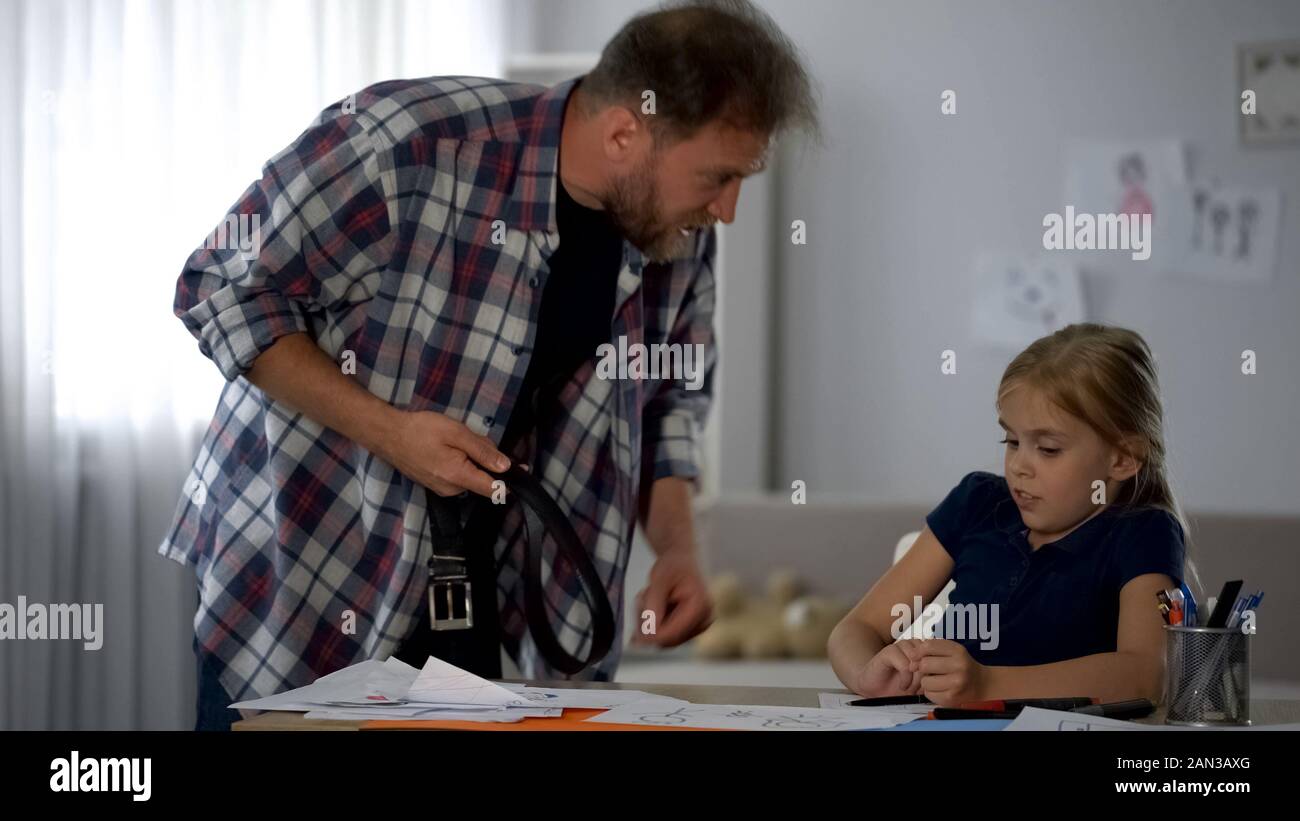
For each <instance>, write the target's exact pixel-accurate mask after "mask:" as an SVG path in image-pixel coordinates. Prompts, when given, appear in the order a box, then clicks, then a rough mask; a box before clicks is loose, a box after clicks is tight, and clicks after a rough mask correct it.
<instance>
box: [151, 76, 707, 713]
mask: <svg viewBox="0 0 1300 821" xmlns="http://www.w3.org/2000/svg"><path fill="white" fill-rule="evenodd" d="M579 79H580V78H574V79H572V80H568V81H566V82H563V83H560V84H559V85H556V86H554V87H553V88H550V89H546V88H543V87H539V86H535V85H525V84H518V83H507V82H504V81H500V80H492V79H485V78H478V77H432V78H425V79H420V80H399V81H393V82H385V83H380V84H378V85H375V86H371V87H370V88H367V89H365V90H363V91H361V92H359V93H357V94H356V95H354V96H353V97H350V98H349V99H348V100H345V101H341V102H340V103H338V104H335V105H334V106H331V107H330V108H328V109H326V110H325V111H324V112H323V113H322V114H321V115H320V117H318V118H317V119H316V120H315V121H314V122H313V123H312V124H311V125H310V126H309V127H308V128H307V130H306V131H304V132H303V133H302V135H300V136H299V137H298V139H297V140H296V141H294V143H293V144H292V145H290V146H289V147H288V148H286V149H285V150H283V151H281V152H280V153H279V154H277V155H276V156H275V157H274V158H272V159H271V161H270V162H269V163H268V164H267V165H266V166H265V168H264V173H263V175H262V178H261V179H260V180H259V181H258V182H256V183H254V184H253V185H252V186H250V187H249V189H248V190H247V191H246V192H245V193H244V195H243V196H242V197H241V198H240V200H239V201H238V202H237V203H236V204H235V206H234V207H233V209H232V214H238V215H248V218H247V219H245V223H246V224H248V225H253V226H256V225H258V224H259V222H258V220H260V238H259V241H258V242H252V243H248V246H249V247H248V248H245V249H244V250H240V248H238V247H235V246H236V245H237V243H235V242H232V241H228V240H227V241H218V242H214V241H213V239H212V237H210V238H209V241H208V242H206V243H205V247H201V248H199V249H198V250H196V251H195V252H194V253H193V254H192V255H191V256H190V258H189V260H188V261H187V262H186V265H185V268H184V270H183V271H182V272H181V275H180V279H179V281H178V283H177V288H176V300H175V311H176V314H177V315H178V316H179V317H180V318H181V320H182V321H183V322H184V323H185V326H186V327H187V328H188V329H189V330H190V332H191V333H192V334H193V335H194V336H195V338H196V339H197V340H198V342H199V349H200V350H201V351H202V353H203V354H204V355H205V356H207V357H208V358H210V359H211V360H212V361H213V362H215V363H216V365H217V367H218V368H219V369H220V370H221V372H222V374H223V375H224V376H225V377H226V379H227V380H228V382H227V384H226V386H225V387H224V389H223V390H222V393H221V397H220V400H219V402H218V404H217V409H216V412H215V414H214V416H213V419H212V423H211V425H210V427H209V428H208V430H207V434H206V436H205V437H204V440H203V444H202V447H201V448H200V450H199V454H198V457H197V459H196V460H195V462H194V467H193V469H192V471H191V473H190V475H189V477H188V481H187V483H186V493H185V494H184V495H183V496H182V498H181V500H180V503H179V505H178V507H177V510H176V515H175V519H174V522H173V524H172V526H171V528H170V531H169V533H168V535H167V537H166V539H165V540H164V542H163V543H162V545H161V547H160V549H159V552H160V553H162V554H163V555H165V556H168V557H170V558H172V559H175V560H176V561H179V562H182V563H185V564H187V565H192V566H193V567H194V569H195V573H196V575H197V577H198V586H199V599H200V603H199V609H198V612H197V614H196V615H195V620H194V629H195V642H196V649H197V650H198V651H199V652H200V653H202V654H205V655H207V656H210V657H212V659H213V660H215V662H216V663H217V666H218V667H219V669H220V679H221V683H222V684H223V685H224V686H225V688H226V690H227V691H228V692H229V693H230V695H231V696H232V697H233V698H235V699H246V698H252V697H260V696H266V695H270V694H272V693H276V692H279V691H283V690H285V689H288V688H292V687H299V686H302V685H305V684H307V683H309V682H311V681H313V680H315V679H316V678H317V677H318V676H321V675H323V674H326V673H330V672H332V671H334V670H337V669H339V668H341V667H345V666H347V665H350V664H353V663H355V662H357V661H361V660H363V659H369V658H384V657H387V656H389V655H390V654H391V653H392V652H393V651H394V650H395V649H396V648H397V647H398V645H399V644H400V643H401V641H402V640H403V639H404V638H405V637H406V635H407V633H408V632H409V631H410V630H411V629H413V627H414V626H415V624H416V620H417V618H418V615H419V609H420V607H421V606H422V603H423V601H424V599H425V588H426V584H427V578H428V576H427V570H426V564H427V562H428V558H429V554H430V552H431V544H430V536H429V535H428V534H429V527H428V523H427V519H426V512H425V506H424V500H423V493H422V492H421V491H420V488H419V487H418V486H416V485H415V484H414V483H413V482H412V481H411V480H409V479H407V478H406V477H405V476H403V475H401V474H400V473H398V472H397V471H396V470H395V469H394V468H393V467H392V466H391V465H389V464H388V463H387V462H385V461H384V460H383V459H381V458H380V457H379V456H377V455H376V454H373V453H370V452H368V451H366V450H364V449H363V448H361V447H360V446H359V445H358V444H356V443H355V442H353V441H351V440H349V439H347V438H345V437H343V436H342V435H340V434H338V433H336V432H335V431H333V430H330V429H328V428H326V427H324V426H322V425H320V424H318V423H316V422H314V421H313V420H311V419H309V418H308V417H307V416H304V415H303V414H301V413H298V412H296V411H295V410H293V409H292V408H290V407H287V406H285V405H283V404H281V403H279V402H276V401H275V400H273V399H271V398H270V397H269V396H267V395H265V394H264V393H262V392H261V391H260V390H258V388H257V387H255V386H254V385H252V384H251V383H250V382H248V381H247V379H245V378H244V377H243V374H244V373H245V372H246V371H247V370H248V368H249V367H250V366H251V364H252V362H253V360H254V359H256V358H257V356H258V355H259V354H260V353H261V352H262V351H264V350H266V349H267V348H268V347H270V346H271V344H272V343H273V342H275V340H276V339H278V338H279V337H281V336H284V335H286V334H291V333H296V332H306V333H309V334H311V335H312V337H313V338H314V339H315V340H316V342H317V344H318V345H319V346H320V348H321V349H322V350H324V351H325V352H326V353H327V354H329V355H330V356H331V357H333V358H334V359H335V360H336V361H338V362H340V363H346V362H348V360H349V355H348V352H351V355H352V356H353V357H355V376H354V377H353V378H355V379H356V380H357V381H358V382H360V383H361V384H362V385H364V386H365V387H366V388H367V389H368V390H369V391H370V392H371V393H373V394H374V395H375V396H378V397H380V398H381V399H383V400H384V401H386V402H388V403H390V404H392V405H394V406H395V407H398V408H404V409H409V410H432V411H436V412H438V413H442V414H445V415H447V416H449V417H451V418H453V419H457V420H460V421H461V422H463V423H464V424H466V425H467V426H468V427H469V428H470V429H471V430H474V431H476V432H478V433H482V434H484V435H487V436H488V437H490V438H492V439H493V440H494V441H495V442H497V443H498V444H499V443H500V439H501V436H502V434H503V433H504V429H505V422H506V420H507V419H508V418H509V415H510V411H511V408H512V407H513V406H514V404H515V401H516V399H517V398H518V393H519V389H520V387H521V385H522V383H523V379H524V374H525V371H526V369H527V367H528V361H529V356H530V353H531V350H532V345H533V340H534V339H535V338H536V334H537V317H538V310H539V306H540V302H541V298H542V292H543V288H544V285H545V282H546V277H547V265H546V260H547V258H548V257H549V256H550V254H551V253H552V252H553V251H554V250H555V249H556V248H557V247H558V245H559V240H560V238H559V234H558V232H557V230H556V209H555V198H556V184H557V179H558V176H557V174H558V169H557V159H558V155H559V143H560V130H561V120H562V117H563V113H564V106H565V102H566V100H567V98H568V95H569V92H570V91H571V90H572V89H573V87H574V86H575V85H576V83H577V82H578V80H579ZM237 220H238V218H237V217H236V218H234V219H232V220H230V221H229V223H228V224H230V225H232V226H233V225H234V223H235V222H236V221H237ZM497 220H501V221H503V223H504V226H502V225H501V224H500V223H498V224H497V225H495V226H494V224H493V223H494V221H497ZM223 224H227V223H224V222H223ZM502 228H503V233H504V241H500V240H501V239H502V237H501V236H500V233H502V232H501V231H500V230H499V229H502ZM494 231H497V233H498V236H496V237H495V239H497V240H498V242H493V239H494V236H493V235H494ZM214 236H216V237H218V238H219V237H220V234H219V233H217V232H214ZM578 239H580V238H578ZM566 241H568V240H567V238H566ZM716 242H717V240H716V234H715V232H714V230H713V229H709V230H707V231H703V230H701V231H699V232H698V233H697V237H696V242H695V243H694V249H693V251H692V252H691V253H688V254H686V255H684V256H683V257H681V258H680V259H673V260H668V261H664V262H649V261H648V260H646V259H645V258H644V257H642V255H641V254H640V253H639V251H637V249H636V248H634V247H633V246H632V245H631V244H630V243H627V242H624V244H623V247H624V254H623V264H622V268H621V270H620V271H619V273H618V287H617V296H616V301H615V305H616V307H615V313H614V316H613V317H612V323H611V337H612V338H614V339H617V338H618V337H619V336H626V337H627V341H628V344H629V345H631V344H633V343H637V342H641V343H644V344H647V345H649V344H653V343H656V342H668V343H682V344H696V343H702V344H704V346H705V348H704V350H705V352H706V358H705V363H706V371H705V372H706V378H705V381H704V387H703V389H701V390H688V389H687V388H686V385H685V383H684V382H683V381H672V380H669V379H666V378H665V379H650V378H646V379H641V380H635V379H623V380H610V379H601V378H596V377H595V376H594V371H595V360H594V359H593V360H591V361H588V362H587V363H585V364H583V365H582V366H581V367H580V368H579V369H578V370H577V371H576V372H575V374H574V376H573V377H572V378H571V379H570V380H569V381H568V383H567V384H566V385H565V386H564V388H563V390H562V392H561V393H560V395H559V401H560V403H561V408H562V410H563V412H562V413H560V414H559V418H558V419H556V420H555V421H554V423H553V424H552V425H551V427H550V428H548V429H546V430H540V431H537V433H536V435H535V436H531V437H529V439H528V441H527V442H526V445H527V447H528V449H529V452H528V453H527V454H526V455H527V456H528V457H529V463H530V464H531V465H532V466H533V467H532V470H533V472H534V473H535V474H536V475H537V476H538V477H539V478H540V479H541V481H542V483H543V485H545V487H546V488H547V490H548V491H549V492H550V493H551V495H552V496H554V497H555V499H556V501H557V502H558V503H559V504H560V506H561V508H562V509H564V510H565V512H566V513H567V514H568V516H569V519H570V521H571V522H572V523H573V526H574V528H575V529H576V530H577V533H578V535H579V537H580V538H581V539H582V542H583V544H584V545H586V547H587V548H588V550H589V551H590V553H591V556H592V559H593V561H594V563H595V565H596V568H597V570H598V572H599V573H600V575H601V578H602V579H603V581H604V584H605V587H606V590H607V591H608V594H609V598H610V602H611V604H612V605H613V607H614V612H615V614H616V616H617V618H618V621H619V624H618V635H621V634H622V602H623V577H624V572H625V570H626V567H627V559H628V552H629V550H630V548H631V542H632V534H633V529H634V527H635V521H636V511H637V509H638V498H639V494H640V493H641V491H642V490H643V487H642V486H643V485H645V486H646V488H647V489H648V484H649V482H650V481H651V480H652V479H657V478H660V477H664V476H681V477H696V476H698V473H699V458H700V454H699V447H698V440H697V437H698V431H699V428H700V426H701V425H702V424H703V422H704V419H705V415H706V413H707V411H708V406H709V402H710V386H711V383H712V372H713V366H714V363H715V361H716V354H715V347H714V344H713V332H712V314H713V309H714V299H715V287H714V276H713V264H714V254H715V249H716ZM214 245H215V246H226V247H228V248H230V250H222V249H221V248H219V247H218V248H209V247H206V246H214ZM259 246H260V247H259ZM250 248H252V249H256V250H255V251H254V252H253V253H249V249H250ZM345 372H348V371H347V370H345ZM521 447H523V445H521ZM511 455H512V456H514V457H515V458H522V456H523V455H524V454H521V453H520V452H518V451H517V452H516V453H514V454H511ZM523 547H524V542H523V539H522V516H521V514H520V512H519V511H518V509H516V508H514V507H513V506H512V507H511V510H510V513H509V515H508V516H507V517H506V519H505V524H504V526H503V527H502V533H501V537H500V538H499V540H498V542H497V545H496V553H497V557H498V561H500V562H501V564H502V567H501V572H500V575H499V578H498V590H497V593H498V601H499V603H500V608H501V612H500V615H501V627H502V633H503V643H504V646H505V649H506V650H507V652H508V653H509V654H510V656H511V658H512V659H514V660H515V662H516V663H517V664H518V666H519V668H520V670H521V672H522V673H523V674H524V675H525V676H527V677H530V678H553V677H559V675H560V674H559V673H557V672H555V671H553V670H550V669H548V668H547V666H546V664H545V662H544V661H543V659H542V658H541V656H540V654H539V653H538V652H537V650H536V647H535V645H534V644H533V642H532V640H531V637H530V636H529V633H528V626H527V620H526V618H525V611H524V599H523V590H524V585H523V580H522V577H521V573H522V572H523V569H524V566H525V565H524V561H523ZM544 585H545V590H546V600H547V609H548V611H549V613H550V617H551V620H552V625H553V626H554V627H555V630H556V633H557V635H558V636H559V637H560V640H561V642H562V643H563V644H564V646H565V647H566V649H568V650H569V651H570V652H575V653H582V652H585V651H586V648H587V646H588V645H589V643H590V641H591V616H590V612H589V610H588V608H587V607H586V605H585V602H584V600H583V598H582V596H581V588H580V586H579V584H578V581H577V578H576V577H575V576H574V574H572V573H571V572H569V571H568V570H567V568H566V566H564V565H561V566H560V567H559V568H556V569H555V571H554V572H553V573H552V572H551V571H550V570H549V569H548V570H547V578H546V579H545V580H544ZM350 620H352V621H350ZM353 621H354V623H353ZM348 628H353V629H348ZM620 646H621V642H616V643H615V648H614V649H612V650H611V651H610V653H609V655H608V656H607V657H606V658H605V659H604V660H603V661H602V662H601V663H600V664H599V665H598V666H596V667H595V668H593V669H591V670H589V671H587V672H586V673H585V675H587V676H591V677H594V678H601V679H608V678H612V676H613V672H614V670H615V669H616V667H617V665H618V660H619V656H620Z"/></svg>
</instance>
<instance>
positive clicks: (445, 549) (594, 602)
mask: <svg viewBox="0 0 1300 821" xmlns="http://www.w3.org/2000/svg"><path fill="white" fill-rule="evenodd" d="M488 473H489V475H491V476H492V477H493V478H496V479H500V480H502V481H504V482H505V485H506V492H507V494H508V495H507V504H509V503H510V502H511V500H513V499H518V502H519V504H520V505H522V508H523V516H524V541H525V545H524V550H525V554H526V559H525V568H524V573H523V576H524V609H525V611H526V614H527V618H528V629H529V632H530V633H531V634H532V637H533V641H534V643H536V645H537V649H538V651H539V652H541V654H542V657H543V658H544V659H545V660H546V663H547V664H548V665H550V667H551V668H553V669H555V670H558V671H559V672H561V673H563V674H565V675H574V674H576V673H579V672H581V671H583V670H584V669H586V668H587V667H590V666H591V665H593V664H596V663H597V662H599V661H600V660H601V659H603V658H604V657H605V655H606V654H607V653H608V652H609V649H610V647H611V646H613V643H614V630H615V623H614V610H613V608H612V607H611V606H610V603H609V596H608V595H607V594H606V592H605V586H604V585H603V584H602V583H601V580H600V576H599V574H597V572H596V567H595V565H594V564H593V563H592V561H591V557H590V556H589V555H588V554H587V551H586V549H585V548H584V547H583V546H582V542H581V541H579V539H578V534H577V533H576V532H575V531H574V529H573V525H572V524H571V523H570V522H569V520H568V518H566V517H565V515H564V511H562V510H561V509H560V506H559V505H557V504H556V503H555V500H554V499H552V498H551V497H550V495H549V494H547V492H546V490H545V489H544V488H543V487H542V484H541V482H539V481H538V480H537V478H536V477H535V476H533V475H532V474H531V473H529V472H527V471H525V470H523V469H522V468H520V467H519V466H518V465H512V466H511V467H510V468H509V469H508V470H506V471H504V472H501V473H496V472H492V471H488ZM425 504H426V506H427V507H428V510H429V511H430V517H429V524H430V531H431V535H432V536H433V551H432V555H431V556H430V557H429V625H430V627H431V628H432V629H433V630H434V632H435V633H441V632H442V631H451V630H472V629H473V628H474V605H473V596H472V589H473V588H472V585H473V581H472V579H471V578H470V575H471V574H470V561H469V555H468V550H467V545H466V540H465V537H464V533H463V532H462V529H461V526H460V513H459V506H458V503H457V501H456V498H455V497H444V496H439V495H438V494H436V493H434V492H432V491H430V490H429V489H428V488H425ZM547 534H550V537H551V538H552V539H553V540H554V542H555V545H556V561H557V562H559V561H565V562H567V563H568V564H569V565H570V566H571V567H572V568H573V570H574V571H575V572H576V574H577V577H578V580H579V582H580V583H581V585H582V589H583V597H584V598H585V599H586V601H587V606H588V607H589V608H590V611H591V621H592V640H591V645H590V648H589V649H588V652H587V654H586V656H584V657H582V658H579V657H576V656H573V655H572V654H570V653H569V652H568V651H567V650H565V649H564V647H563V646H562V645H561V644H560V641H559V638H558V637H557V636H556V635H555V630H554V629H553V628H552V627H551V620H550V618H548V617H547V614H546V601H545V591H544V589H543V587H542V548H543V545H544V543H545V541H546V537H547ZM495 535H496V534H494V536H495ZM494 544H495V538H493V539H490V540H488V543H486V544H482V545H477V546H475V549H479V550H491V549H492V547H493V546H494ZM552 578H554V570H552ZM482 583H484V582H483V581H480V584H482ZM493 599H495V596H494V597H493ZM483 615H484V616H485V617H487V618H492V619H495V618H497V617H498V614H497V613H488V614H483ZM444 660H445V661H449V662H451V663H453V664H454V663H455V660H454V659H444Z"/></svg>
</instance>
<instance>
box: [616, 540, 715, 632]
mask: <svg viewBox="0 0 1300 821" xmlns="http://www.w3.org/2000/svg"><path fill="white" fill-rule="evenodd" d="M647 610H648V611H650V612H651V613H653V614H654V622H653V624H654V628H655V631H654V632H653V633H643V632H642V625H645V624H647V623H648V622H646V621H645V620H643V618H642V614H644V613H645V612H646V611H647ZM636 617H637V620H636V623H635V624H633V625H632V629H633V631H634V632H635V635H634V636H633V638H632V643H633V644H650V645H657V646H659V647H676V646H677V645H679V644H681V643H682V642H684V641H686V640H688V639H691V638H694V637H695V636H697V635H699V633H700V632H702V631H703V630H704V628H706V627H708V626H709V625H710V624H711V623H712V622H713V603H712V600H711V599H710V597H709V590H708V587H707V586H706V585H705V583H704V577H703V575H702V574H701V573H700V565H699V562H697V561H696V559H695V552H694V551H693V550H688V549H679V550H672V551H669V552H667V553H664V554H663V555H661V556H660V557H659V558H658V559H657V560H656V561H655V563H654V566H653V567H651V568H650V579H649V582H648V584H647V585H646V588H645V590H642V591H641V592H640V593H638V594H637V597H636Z"/></svg>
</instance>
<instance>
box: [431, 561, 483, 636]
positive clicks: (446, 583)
mask: <svg viewBox="0 0 1300 821" xmlns="http://www.w3.org/2000/svg"><path fill="white" fill-rule="evenodd" d="M434 558H435V559H441V560H443V561H455V562H460V564H461V565H462V566H463V565H464V564H465V560H464V559H462V558H460V557H458V556H435V557H434ZM472 589H473V587H472V585H471V584H470V581H469V575H468V574H467V573H464V572H461V573H437V572H435V571H434V569H433V568H432V567H430V568H429V626H430V627H431V628H433V629H434V630H438V631H441V630H468V629H469V628H471V627H473V626H474V601H473V598H472V597H471V595H470V594H471V592H472Z"/></svg>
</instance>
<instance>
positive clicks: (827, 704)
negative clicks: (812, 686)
mask: <svg viewBox="0 0 1300 821" xmlns="http://www.w3.org/2000/svg"><path fill="white" fill-rule="evenodd" d="M860 698H862V696H860V695H857V694H856V693H818V694H817V703H818V704H819V705H821V706H822V707H824V708H826V709H831V710H837V709H846V710H866V711H867V712H876V711H879V712H883V713H906V714H907V715H912V716H924V715H929V714H930V711H931V710H933V709H934V708H935V707H937V706H939V705H937V704H886V705H883V706H880V707H850V706H849V702H850V701H857V700H858V699H860Z"/></svg>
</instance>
